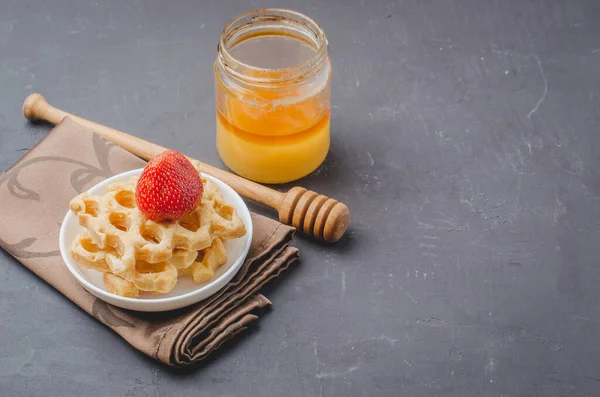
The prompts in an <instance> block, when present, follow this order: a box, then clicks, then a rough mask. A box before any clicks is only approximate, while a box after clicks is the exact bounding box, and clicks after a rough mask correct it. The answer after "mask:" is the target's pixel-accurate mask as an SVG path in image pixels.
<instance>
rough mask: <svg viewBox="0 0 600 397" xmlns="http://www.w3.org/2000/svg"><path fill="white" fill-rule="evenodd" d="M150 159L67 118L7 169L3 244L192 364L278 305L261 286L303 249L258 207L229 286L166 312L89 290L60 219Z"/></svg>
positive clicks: (147, 348) (97, 309)
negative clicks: (62, 240)
mask: <svg viewBox="0 0 600 397" xmlns="http://www.w3.org/2000/svg"><path fill="white" fill-rule="evenodd" d="M145 164H146V163H145V161H143V160H140V159H139V158H137V157H135V156H134V155H132V154H130V153H128V152H126V151H125V150H123V149H121V148H119V147H117V146H115V145H113V144H112V143H110V142H108V141H106V140H104V139H103V138H102V137H100V136H99V135H97V134H94V133H93V132H91V131H90V130H88V129H86V128H85V127H83V126H81V125H79V124H77V123H76V122H74V121H72V120H70V119H65V120H64V121H63V122H62V123H61V124H60V125H58V126H57V127H56V128H54V129H53V130H52V131H51V132H50V134H49V135H48V136H47V137H46V138H45V139H44V140H42V141H41V142H40V143H39V144H38V145H37V146H35V147H34V148H33V149H31V150H30V151H29V152H28V153H27V154H26V155H25V156H24V157H23V158H22V159H21V160H20V161H19V162H18V163H16V164H15V165H13V166H12V167H11V168H10V169H9V170H8V171H6V173H4V174H3V175H1V176H0V203H2V205H1V206H0V246H1V247H2V248H4V249H5V250H6V251H8V252H9V253H10V254H11V255H12V256H14V257H15V258H16V259H17V260H18V261H20V262H21V263H22V264H23V265H25V266H26V267H28V268H29V269H30V270H31V271H33V272H34V273H35V274H37V275H38V276H39V277H40V278H42V279H44V280H45V281H46V282H48V283H49V284H50V285H52V286H53V287H54V288H56V289H57V290H58V291H60V292H61V293H62V294H64V295H65V296H66V297H67V298H69V299H70V300H71V301H73V303H75V304H76V305H78V306H79V307H80V308H82V309H83V310H84V311H86V312H87V313H89V314H90V315H91V316H93V317H95V318H96V319H98V320H99V321H101V322H102V323H103V324H104V325H106V326H107V327H110V328H111V329H112V330H113V331H115V332H116V333H117V334H119V335H121V336H122V337H123V338H124V339H125V340H126V341H127V342H129V343H130V344H131V345H132V346H133V347H135V348H136V349H138V350H140V351H142V352H143V353H145V354H146V355H148V356H150V357H152V358H154V359H157V360H160V361H162V362H163V363H165V364H168V365H171V366H184V365H188V364H191V363H194V362H197V361H199V360H202V359H204V358H206V357H207V356H208V355H209V354H210V353H211V352H213V351H214V350H216V349H217V348H218V347H219V346H221V344H223V343H224V342H225V341H227V340H229V339H231V338H232V337H234V336H235V335H237V334H239V333H240V332H242V331H243V330H245V329H246V328H247V326H248V324H250V323H251V322H253V321H255V320H257V318H258V317H257V313H256V312H257V311H259V309H261V308H264V307H266V306H269V305H270V302H269V300H268V299H267V298H265V297H264V296H263V295H261V294H260V293H258V292H257V291H258V290H259V289H260V288H261V287H262V286H263V285H265V284H266V283H267V282H268V281H270V280H271V279H273V278H275V277H277V276H278V275H279V274H280V273H281V272H282V271H283V270H285V269H287V268H288V267H289V266H290V265H292V264H294V263H296V261H297V260H298V250H297V249H296V248H294V247H290V243H291V241H292V236H293V232H294V229H293V228H291V227H288V226H286V225H282V224H281V223H278V222H275V221H273V220H271V219H268V218H265V217H262V216H260V215H255V214H253V215H252V219H253V223H254V235H253V239H252V246H251V247H250V252H249V253H248V259H247V260H246V262H245V263H244V264H243V266H242V268H241V269H240V271H239V272H238V273H237V274H236V276H235V277H234V278H233V280H232V281H231V282H230V283H229V284H227V286H225V287H224V288H223V289H222V290H220V291H219V292H218V293H216V294H215V295H213V296H211V297H210V298H208V299H207V300H205V301H202V302H200V303H198V304H195V305H193V306H190V307H187V308H184V309H180V310H177V311H173V312H166V313H139V312H132V311H128V310H123V309H120V308H117V307H114V306H111V305H109V304H107V303H105V302H103V301H101V300H98V299H96V298H95V297H94V296H92V295H91V294H89V293H88V292H87V291H85V290H84V289H83V287H81V286H80V285H79V283H78V282H77V281H76V280H75V278H74V277H73V276H71V274H70V273H69V271H68V270H67V268H66V266H65V265H64V263H63V261H62V259H61V257H60V252H59V250H58V235H59V230H60V223H61V221H62V219H63V217H64V216H65V214H66V213H67V210H68V204H69V200H70V199H71V198H72V197H74V196H75V195H76V194H78V193H80V192H82V191H85V190H87V189H89V188H90V187H91V186H93V185H95V184H96V183H98V182H100V181H101V180H103V179H105V178H107V177H110V176H112V175H114V174H118V173H121V172H123V171H127V170H131V169H136V168H142V167H144V166H145ZM40 326H41V324H40Z"/></svg>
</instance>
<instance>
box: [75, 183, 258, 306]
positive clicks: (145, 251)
mask: <svg viewBox="0 0 600 397" xmlns="http://www.w3.org/2000/svg"><path fill="white" fill-rule="evenodd" d="M137 179H138V178H136V177H134V178H131V179H130V180H128V181H124V182H116V183H113V184H111V185H109V186H108V187H107V192H106V194H104V195H102V196H90V195H88V194H86V193H82V194H80V195H78V196H77V197H75V198H74V199H73V200H71V202H70V203H69V208H70V209H71V211H72V212H73V213H74V214H75V215H76V216H77V218H78V221H79V224H80V225H81V226H83V227H84V228H85V231H83V232H82V233H80V234H79V235H77V237H76V238H75V239H74V240H73V243H72V245H71V255H72V257H73V259H74V260H75V261H76V262H77V263H78V264H79V265H80V266H82V267H84V268H87V269H93V270H97V271H99V272H102V273H104V275H103V280H104V284H105V286H106V289H107V290H108V291H110V292H112V293H113V294H116V295H121V296H127V297H137V296H139V294H140V291H149V292H154V293H166V292H169V291H171V290H172V289H173V287H175V284H176V283H177V279H178V277H179V276H189V277H191V278H193V279H194V281H196V282H198V283H201V282H205V281H208V280H210V279H212V278H213V277H214V275H215V272H216V271H217V270H218V268H219V267H220V266H222V265H223V264H224V263H225V262H226V261H227V253H226V251H225V247H224V246H223V243H222V240H225V239H231V238H237V237H241V236H243V235H245V234H246V228H245V226H244V223H243V222H242V220H241V219H240V217H239V215H238V214H237V212H236V211H235V209H234V208H233V207H232V206H230V205H228V204H226V203H225V202H224V201H223V195H222V194H221V192H220V191H219V189H218V188H217V186H216V185H215V184H214V183H212V182H211V181H209V180H206V179H203V180H202V182H203V184H204V194H203V195H202V201H201V203H200V205H199V206H198V207H197V208H196V209H195V211H194V212H193V213H191V214H190V215H187V216H185V217H183V218H182V219H181V220H178V221H171V222H154V221H151V220H149V219H147V218H146V217H145V216H144V215H143V214H142V213H141V212H140V211H139V210H138V209H137V207H136V205H135V186H136V184H137Z"/></svg>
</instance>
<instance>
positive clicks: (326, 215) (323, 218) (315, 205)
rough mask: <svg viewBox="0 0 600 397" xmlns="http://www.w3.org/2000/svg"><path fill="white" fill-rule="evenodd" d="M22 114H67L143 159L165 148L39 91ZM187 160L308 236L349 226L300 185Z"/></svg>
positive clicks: (332, 204) (340, 209) (333, 235)
mask: <svg viewBox="0 0 600 397" xmlns="http://www.w3.org/2000/svg"><path fill="white" fill-rule="evenodd" d="M23 114H24V115H25V117H26V118H27V119H29V120H31V121H37V120H45V121H48V122H50V123H52V124H58V123H60V122H61V121H62V120H63V119H64V118H65V117H70V118H72V119H73V120H75V121H77V122H78V123H80V124H83V125H84V126H86V127H88V128H89V129H91V130H92V131H94V132H96V133H97V134H99V135H101V136H103V137H104V138H106V139H107V140H109V141H111V142H113V143H114V144H116V145H118V146H120V147H122V148H123V149H125V150H127V151H128V152H131V153H133V154H135V155H136V156H138V157H141V158H143V159H145V160H150V159H151V158H153V157H154V156H156V155H158V154H159V153H161V152H163V151H165V150H166V148H164V147H162V146H159V145H156V144H154V143H152V142H148V141H145V140H143V139H140V138H137V137H135V136H133V135H129V134H126V133H124V132H122V131H119V130H115V129H113V128H110V127H107V126H104V125H101V124H98V123H94V122H93V121H89V120H86V119H84V118H81V117H78V116H75V115H73V114H70V113H67V112H65V111H64V110H61V109H58V108H55V107H54V106H52V105H50V104H49V103H48V102H47V101H46V99H44V97H43V96H41V95H40V94H31V95H30V96H28V97H27V99H25V102H24V103H23ZM188 158H189V157H188ZM190 161H192V162H194V163H195V165H196V166H197V167H198V168H199V169H200V170H201V171H202V172H205V173H207V174H209V175H212V176H214V177H216V178H218V179H220V180H222V181H223V182H225V183H226V184H228V185H229V186H231V187H232V188H233V189H234V190H235V191H236V192H238V193H239V194H240V195H242V196H244V197H246V198H249V199H251V200H254V201H257V202H259V203H262V204H265V205H267V206H269V207H271V208H274V209H275V210H277V211H278V213H279V220H280V222H282V223H285V224H287V225H292V226H294V227H296V228H297V229H298V230H300V231H302V232H304V233H305V234H307V235H309V236H314V237H316V238H318V239H321V240H325V241H327V242H335V241H338V240H339V239H340V238H341V237H342V236H343V235H344V233H345V232H346V229H347V228H348V224H349V222H350V211H349V210H348V207H347V206H346V205H345V204H343V203H340V202H338V201H336V200H334V199H331V198H329V197H327V196H323V195H320V194H318V193H315V192H312V191H309V190H306V189H304V188H300V187H294V188H292V189H290V190H289V191H288V192H287V193H280V192H278V191H276V190H273V189H270V188H268V187H266V186H263V185H260V184H258V183H255V182H252V181H249V180H247V179H244V178H242V177H240V176H237V175H234V174H232V173H230V172H227V171H224V170H222V169H220V168H217V167H213V166H212V165H210V164H206V163H203V162H201V161H198V160H196V159H192V158H190Z"/></svg>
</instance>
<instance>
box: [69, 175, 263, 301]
mask: <svg viewBox="0 0 600 397" xmlns="http://www.w3.org/2000/svg"><path fill="white" fill-rule="evenodd" d="M141 173H142V169H138V170H133V171H128V172H124V173H122V174H119V175H115V176H113V177H112V178H108V179H106V180H104V181H102V182H100V183H99V184H97V185H96V186H94V187H93V188H91V189H90V190H88V194H90V195H92V194H93V195H102V194H104V193H106V186H107V185H109V184H111V183H113V182H117V181H121V180H127V179H129V178H131V177H132V176H139V175H141ZM202 176H203V177H204V178H206V179H209V180H211V181H212V182H214V183H215V184H216V185H217V186H218V188H219V190H221V192H222V193H223V198H224V200H225V202H226V203H228V204H229V205H232V206H233V207H235V209H236V210H237V212H238V214H239V215H240V217H241V218H242V221H243V222H244V224H245V225H246V231H247V233H246V235H244V236H243V237H241V238H237V239H232V240H226V241H224V242H223V244H224V245H225V249H226V250H227V263H225V264H224V265H223V266H221V267H220V268H219V270H218V271H217V274H216V275H215V277H214V278H213V279H212V280H209V281H207V282H205V283H201V284H198V283H196V282H194V281H193V280H191V279H190V278H188V277H181V278H180V279H179V280H178V281H177V284H176V285H175V288H173V290H172V291H170V292H169V293H166V294H160V295H154V294H151V293H148V292H143V293H142V294H140V297H139V298H125V297H122V296H118V295H115V294H112V293H110V292H108V291H107V290H106V288H105V287H104V282H103V281H102V273H100V272H97V271H95V270H89V269H85V268H83V267H81V266H79V265H78V264H77V262H75V261H74V260H73V259H72V258H71V254H70V247H71V242H72V241H73V239H74V238H75V236H76V235H77V234H78V233H80V232H81V231H83V230H84V229H83V227H82V226H80V225H79V223H78V222H77V217H76V216H75V215H74V214H73V213H72V212H70V211H69V212H68V213H67V215H66V216H65V219H64V220H63V223H62V226H61V228H60V238H59V244H60V253H61V255H62V258H63V260H64V261H65V264H66V265H67V268H68V269H69V270H70V271H71V274H73V276H74V277H75V278H76V279H77V281H79V283H81V285H82V286H83V287H84V288H85V289H86V290H88V291H89V292H90V293H91V294H93V295H95V296H96V297H98V298H99V299H102V300H103V301H105V302H108V303H110V304H112V305H115V306H119V307H122V308H124V309H130V310H138V311H143V312H161V311H167V310H174V309H179V308H182V307H185V306H189V305H191V304H194V303H196V302H199V301H201V300H203V299H206V298H208V297H209V296H211V295H212V294H214V293H215V292H217V291H218V290H219V289H221V288H222V287H223V286H224V285H225V284H227V283H228V282H229V281H230V280H231V279H232V278H233V276H234V275H235V274H236V273H237V271H238V270H239V269H240V267H241V266H242V263H243V262H244V259H246V255H247V254H248V249H249V248H250V242H251V240H252V219H251V218H250V212H249V211H248V207H247V206H246V204H245V203H244V201H243V200H242V198H241V197H240V196H239V195H238V194H237V193H236V192H235V191H234V190H233V189H232V188H230V187H229V186H228V185H226V184H225V183H223V182H221V181H220V180H218V179H217V178H214V177H211V176H209V175H205V174H202Z"/></svg>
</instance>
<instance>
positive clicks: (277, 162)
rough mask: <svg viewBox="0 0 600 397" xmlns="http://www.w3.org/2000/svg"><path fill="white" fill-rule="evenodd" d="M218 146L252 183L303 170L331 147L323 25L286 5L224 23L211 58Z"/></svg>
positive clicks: (284, 179) (273, 180)
mask: <svg viewBox="0 0 600 397" xmlns="http://www.w3.org/2000/svg"><path fill="white" fill-rule="evenodd" d="M215 80H216V113H217V139H216V140H217V150H218V152H219V155H220V157H221V159H222V160H223V162H224V163H225V165H227V167H229V168H230V169H231V170H232V171H233V172H235V173H237V174H239V175H241V176H243V177H245V178H247V179H251V180H253V181H256V182H262V183H284V182H289V181H293V180H296V179H299V178H301V177H303V176H305V175H308V174H309V173H311V172H312V171H314V170H315V169H317V168H318V167H319V165H320V164H321V163H322V162H323V160H324V159H325V157H326V155H327V152H328V151H329V142H330V138H329V118H330V116H329V115H330V97H331V63H330V61H329V56H328V54H327V38H326V36H325V32H324V31H323V29H322V28H321V27H320V26H319V25H318V24H317V23H316V22H315V21H314V20H312V19H311V18H309V17H307V16H305V15H303V14H300V13H298V12H295V11H291V10H284V9H261V10H256V11H251V12H247V13H245V14H242V15H240V16H238V17H237V18H235V19H233V20H232V21H231V22H229V23H228V24H227V25H226V26H225V28H224V29H223V32H222V34H221V39H220V41H219V46H218V54H217V59H216V61H215Z"/></svg>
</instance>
